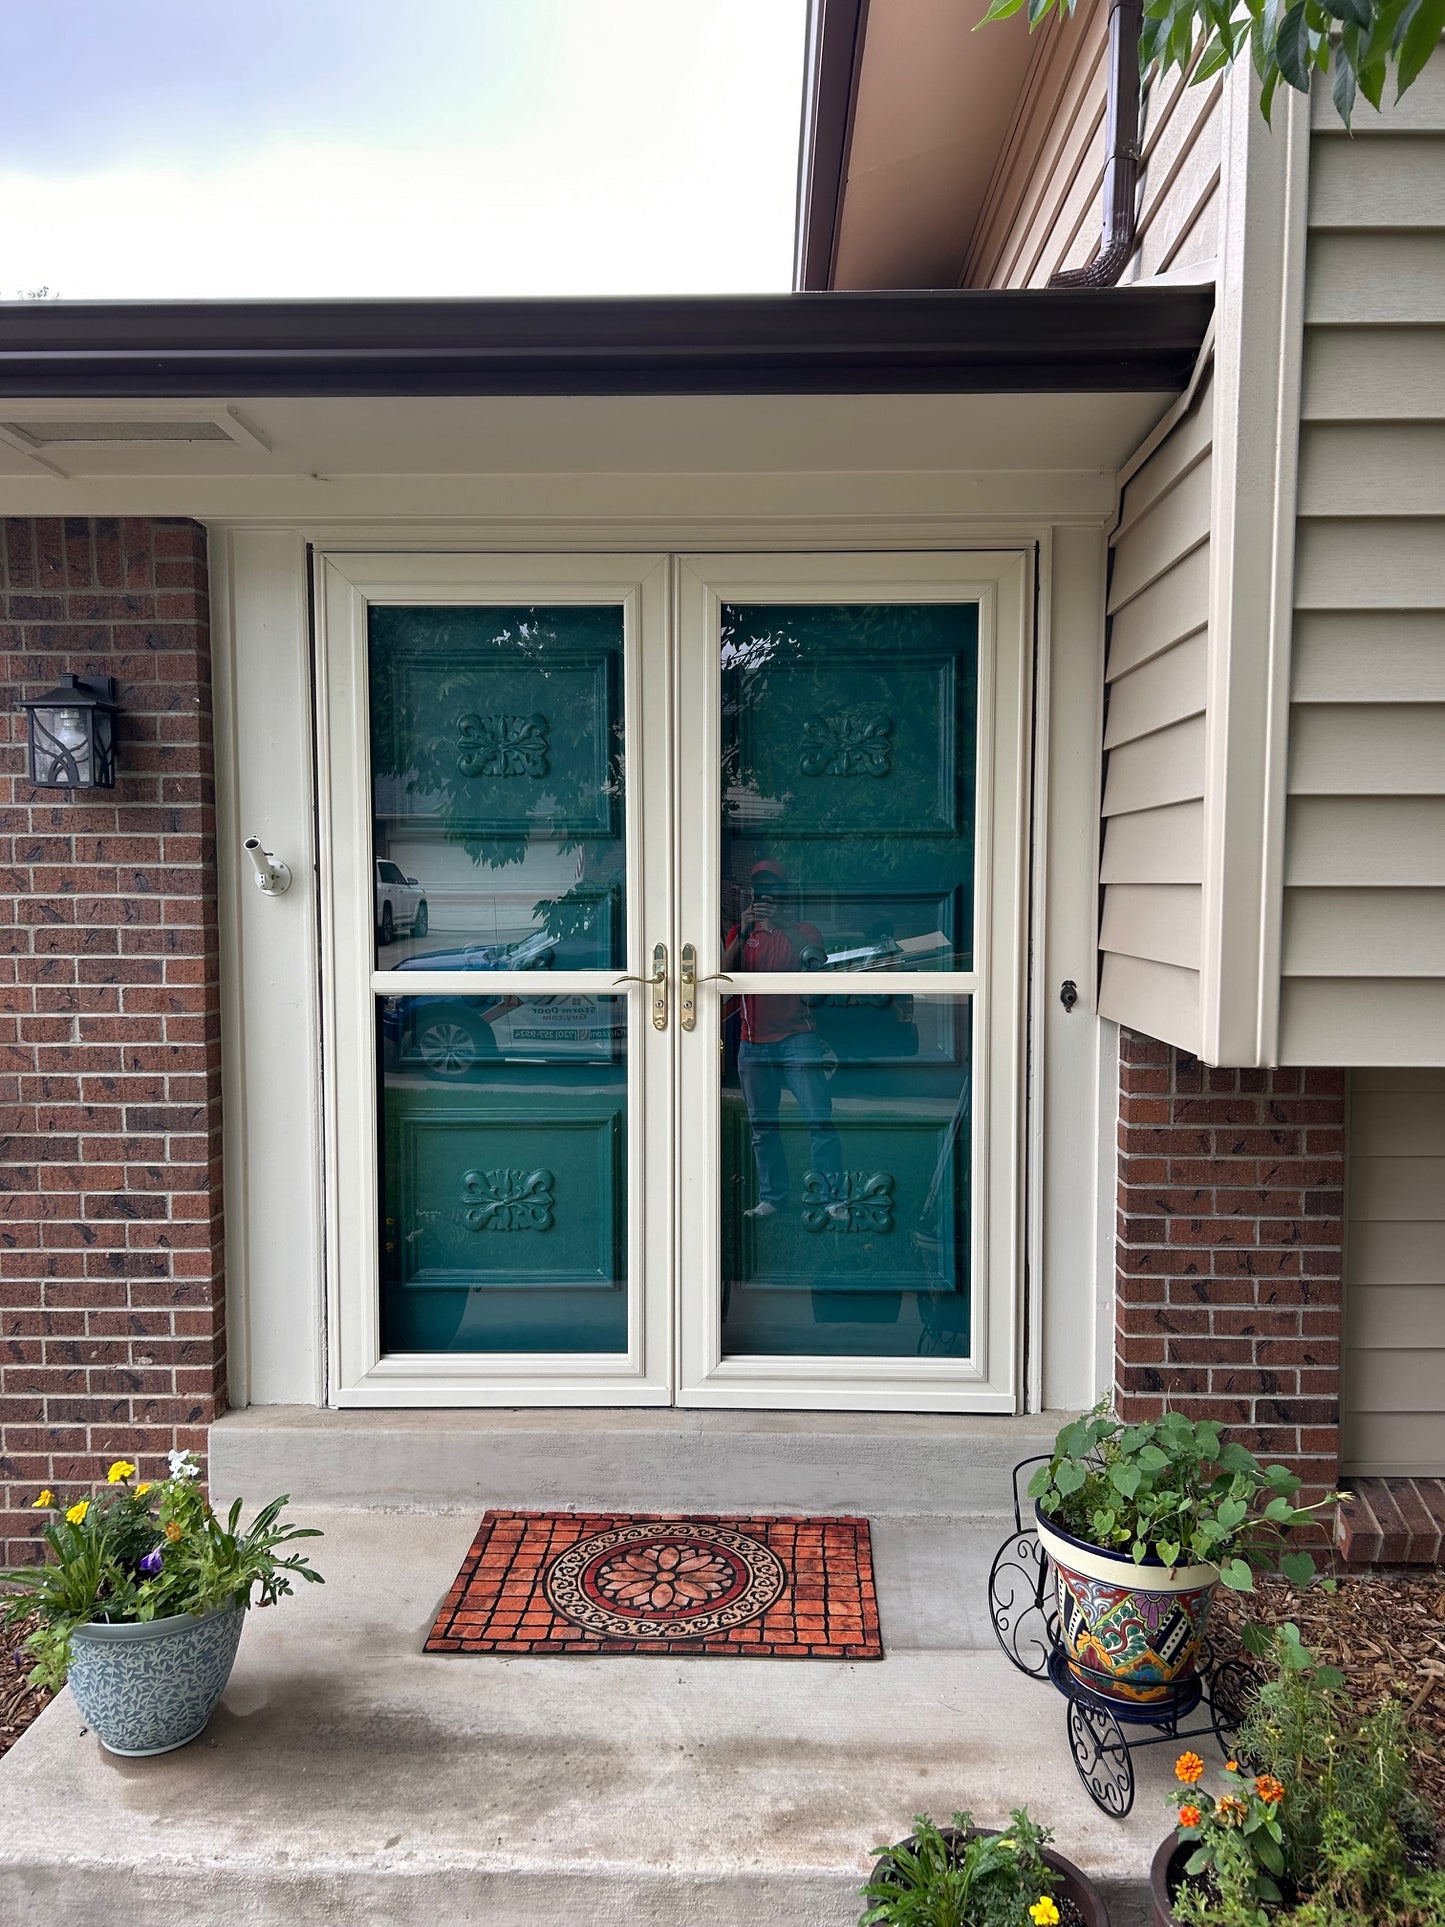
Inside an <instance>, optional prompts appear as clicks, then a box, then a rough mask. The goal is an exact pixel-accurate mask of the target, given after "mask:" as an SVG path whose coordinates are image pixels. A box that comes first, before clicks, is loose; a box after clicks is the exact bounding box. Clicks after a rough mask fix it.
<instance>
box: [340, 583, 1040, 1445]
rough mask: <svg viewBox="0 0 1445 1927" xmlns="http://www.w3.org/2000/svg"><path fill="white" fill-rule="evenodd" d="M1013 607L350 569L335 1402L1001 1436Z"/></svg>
mask: <svg viewBox="0 0 1445 1927" xmlns="http://www.w3.org/2000/svg"><path fill="white" fill-rule="evenodd" d="M1027 577H1028V564H1027V558H1026V557H1025V556H1023V555H1021V554H1014V553H950V554H921V555H919V554H915V555H898V554H885V555H866V556H856V555H781V554H777V555H775V554H766V555H744V556H728V555H723V556H719V555H714V556H707V557H675V556H665V555H664V556H510V557H497V556H475V555H348V556H331V557H329V558H327V559H326V561H325V563H324V564H323V568H322V572H321V578H320V583H319V596H318V612H317V613H318V639H319V649H318V677H319V682H320V688H319V702H318V721H319V735H320V748H321V760H322V766H323V770H322V774H323V780H322V784H321V795H322V807H323V823H322V832H323V834H322V847H323V851H324V852H325V859H326V860H325V865H324V874H323V910H324V914H323V927H324V931H325V941H324V957H323V971H324V979H325V992H326V995H325V1010H326V1020H327V1029H328V1037H327V1045H326V1061H327V1067H328V1076H327V1098H328V1104H327V1111H328V1147H329V1156H328V1185H329V1214H330V1235H329V1253H330V1289H331V1296H330V1309H331V1322H332V1342H331V1345H330V1356H331V1374H332V1395H333V1397H334V1399H335V1401H336V1402H337V1403H340V1404H353V1405H355V1404H369V1405H404V1404H433V1405H457V1404H482V1403H487V1404H525V1403H550V1404H661V1403H667V1402H677V1403H680V1404H690V1405H702V1406H706V1405H715V1406H729V1405H731V1406H769V1407H798V1408H805V1407H831V1408H835V1409H838V1408H853V1409H865V1410H866V1409H870V1408H876V1409H893V1410H911V1409H916V1410H930V1409H931V1410H966V1409H976V1410H984V1411H1007V1410H1011V1409H1013V1407H1014V1404H1015V1388H1016V1381H1017V1367H1016V1357H1015V1353H1016V1322H1017V1306H1018V1303H1019V1299H1020V1292H1019V1279H1018V1276H1017V1272H1018V1255H1017V1254H1018V1250H1019V1236H1018V1233H1019V1224H1018V1219H1019V1191H1020V1186H1019V1167H1020V1149H1019V1138H1020V1112H1021V1107H1022V1089H1021V1084H1022V1075H1023V1069H1022V1061H1023V1051H1022V1011H1023V994H1022V983H1021V968H1022V942H1021V927H1022V921H1023V908H1024V888H1023V871H1024V862H1023V852H1024V796H1025V787H1026V784H1025V778H1026V769H1025V763H1026V735H1025V729H1024V719H1025V715H1026V709H1027V703H1026V694H1027V691H1026V687H1025V683H1026V674H1027V662H1028V651H1027V649H1026V647H1025V643H1026V609H1027V593H1026V590H1027Z"/></svg>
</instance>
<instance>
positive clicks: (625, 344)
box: [0, 287, 1213, 399]
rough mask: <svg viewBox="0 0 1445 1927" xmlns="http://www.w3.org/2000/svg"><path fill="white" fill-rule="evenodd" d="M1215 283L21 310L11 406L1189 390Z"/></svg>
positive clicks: (8, 373)
mask: <svg viewBox="0 0 1445 1927" xmlns="http://www.w3.org/2000/svg"><path fill="white" fill-rule="evenodd" d="M1212 303H1213V296H1212V292H1211V291H1210V290H1207V289H1201V288H1178V287H1166V288H1155V287H1145V288H1126V289H1118V290H1109V291H1106V292H1100V291H1097V290H1091V291H1088V292H1086V293H1083V294H1077V293H1073V292H1069V291H1065V290H1060V291H1053V290H1048V291H1041V290H1027V291H1013V290H1009V291H1002V292H994V291H985V290H974V289H969V290H963V291H959V290H941V291H935V292H924V293H913V292H885V293H866V294H791V295H719V296H689V297H678V298H665V299H656V298H647V299H629V300H615V299H614V300H506V301H316V302H312V301H258V302H237V303H232V302H185V303H168V302H156V303H147V302H139V303H110V302H19V303H14V304H7V305H4V306H0V397H6V398H11V399H14V398H19V397H49V398H67V397H69V398H75V397H104V396H114V397H126V398H131V399H134V398H140V397H166V396H171V397H195V396H213V395H226V396H236V397H245V396H259V395H289V396H297V397H301V396H323V395H336V396H342V395H345V396H400V395H415V396H426V395H433V396H435V395H456V396H466V395H734V394H796V395H809V394H813V395H816V394H901V393H915V394H916V393H938V394H944V393H951V394H1005V393H1015V394H1016V393H1029V392H1035V393H1037V392H1053V393H1057V392H1072V393H1089V392H1099V391H1105V392H1116V393H1128V392H1137V391H1144V390H1177V389H1178V388H1180V387H1182V386H1183V384H1184V382H1185V380H1186V379H1187V377H1188V374H1189V371H1190V368H1191V367H1192V365H1193V362H1194V358H1195V355H1196V354H1197V352H1198V349H1199V345H1200V342H1201V340H1202V339H1203V335H1204V330H1205V327H1206V325H1207V323H1208V320H1209V314H1210V311H1211V307H1212Z"/></svg>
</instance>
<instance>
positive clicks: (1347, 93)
mask: <svg viewBox="0 0 1445 1927" xmlns="http://www.w3.org/2000/svg"><path fill="white" fill-rule="evenodd" d="M1330 98H1331V99H1332V100H1333V101H1334V103H1335V111H1336V112H1337V113H1338V114H1339V117H1340V119H1341V120H1342V121H1343V122H1344V123H1345V126H1346V127H1348V126H1349V124H1350V117H1351V115H1352V114H1353V113H1354V111H1355V70H1354V68H1353V67H1352V66H1351V65H1350V57H1349V55H1348V54H1347V53H1346V52H1345V49H1344V47H1343V45H1341V46H1338V47H1336V48H1335V73H1334V80H1333V81H1332V83H1331V86H1330ZM1274 1503H1275V1504H1276V1505H1277V1504H1279V1501H1278V1500H1275V1502H1274Z"/></svg>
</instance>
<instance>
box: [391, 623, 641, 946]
mask: <svg viewBox="0 0 1445 1927" xmlns="http://www.w3.org/2000/svg"><path fill="white" fill-rule="evenodd" d="M622 647H623V614H622V609H621V606H620V605H618V604H615V603H614V604H609V605H607V606H604V607H590V606H584V605H572V606H567V605H563V606H560V607H554V608H548V607H536V608H516V607H509V608H460V607H458V608H449V607H440V608H389V607H384V606H383V607H375V608H373V609H372V611H371V615H370V657H371V662H370V688H371V773H372V810H373V824H372V838H373V848H372V856H373V870H374V875H373V892H374V898H375V902H374V916H375V932H376V966H377V968H378V969H379V970H406V969H424V970H606V969H615V970H619V971H620V970H623V969H625V968H626V965H625V963H624V961H623V958H624V954H625V929H626V915H625V912H626V882H625V876H624V846H623V833H624V824H623V808H622V801H623V722H622V700H623V699H622V687H623V682H622Z"/></svg>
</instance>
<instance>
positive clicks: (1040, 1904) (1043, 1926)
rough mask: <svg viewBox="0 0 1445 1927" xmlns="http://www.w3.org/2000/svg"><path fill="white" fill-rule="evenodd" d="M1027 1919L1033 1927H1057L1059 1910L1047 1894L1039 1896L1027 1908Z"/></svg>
mask: <svg viewBox="0 0 1445 1927" xmlns="http://www.w3.org/2000/svg"><path fill="white" fill-rule="evenodd" d="M1029 1919H1030V1920H1031V1921H1032V1922H1033V1923H1034V1927H1059V1910H1058V1908H1057V1907H1056V1906H1055V1905H1054V1903H1053V1901H1052V1900H1050V1898H1049V1896H1048V1895H1047V1894H1040V1895H1039V1897H1038V1899H1037V1900H1036V1901H1035V1902H1034V1904H1033V1906H1032V1907H1030V1908H1029Z"/></svg>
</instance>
